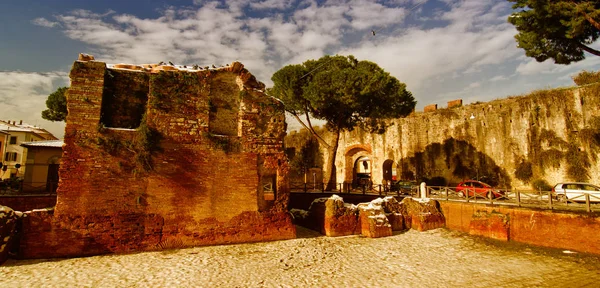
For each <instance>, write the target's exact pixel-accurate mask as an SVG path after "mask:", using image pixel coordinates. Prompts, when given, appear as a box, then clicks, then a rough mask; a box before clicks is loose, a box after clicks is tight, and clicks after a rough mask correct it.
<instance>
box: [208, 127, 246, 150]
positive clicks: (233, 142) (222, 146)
mask: <svg viewBox="0 0 600 288" xmlns="http://www.w3.org/2000/svg"><path fill="white" fill-rule="evenodd" d="M202 135H203V136H204V138H205V139H208V141H209V142H210V144H211V146H212V147H215V148H217V149H219V150H222V151H224V152H225V153H232V152H239V151H240V150H241V144H240V141H239V138H238V137H231V136H224V135H217V134H213V133H209V132H204V133H203V134H202Z"/></svg>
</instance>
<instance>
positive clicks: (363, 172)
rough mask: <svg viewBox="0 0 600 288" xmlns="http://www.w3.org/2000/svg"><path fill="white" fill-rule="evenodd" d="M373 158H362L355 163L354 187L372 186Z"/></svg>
mask: <svg viewBox="0 0 600 288" xmlns="http://www.w3.org/2000/svg"><path fill="white" fill-rule="evenodd" d="M371 168H372V166H371V158H369V157H368V156H361V157H358V158H357V159H356V161H354V169H353V171H354V173H353V174H354V177H353V178H354V179H353V180H352V184H354V186H364V185H371V183H372V181H371Z"/></svg>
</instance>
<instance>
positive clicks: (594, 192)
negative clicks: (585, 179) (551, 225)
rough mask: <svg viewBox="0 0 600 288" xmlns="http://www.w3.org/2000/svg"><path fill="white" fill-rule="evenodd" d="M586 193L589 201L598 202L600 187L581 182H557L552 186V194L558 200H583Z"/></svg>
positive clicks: (599, 199)
mask: <svg viewBox="0 0 600 288" xmlns="http://www.w3.org/2000/svg"><path fill="white" fill-rule="evenodd" d="M586 194H588V195H589V198H590V202H600V187H598V186H596V185H593V184H590V183H582V182H569V183H558V184H556V185H555V186H554V188H552V195H554V197H556V199H557V200H558V201H560V202H566V201H567V200H569V201H583V202H585V201H586V200H585V198H586Z"/></svg>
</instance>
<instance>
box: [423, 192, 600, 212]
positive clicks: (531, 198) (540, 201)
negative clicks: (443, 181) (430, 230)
mask: <svg viewBox="0 0 600 288" xmlns="http://www.w3.org/2000/svg"><path fill="white" fill-rule="evenodd" d="M569 194H570V195H571V196H570V197H569V198H568V199H565V200H564V201H558V199H559V197H557V194H555V193H553V192H552V191H536V190H510V189H500V193H499V195H494V196H493V197H489V195H487V193H481V192H479V193H476V191H475V189H469V188H467V189H464V190H461V191H457V189H456V188H455V187H443V186H427V193H426V195H427V197H429V198H432V199H438V200H450V201H464V202H474V203H485V204H493V205H506V206H518V207H529V208H541V209H550V210H554V209H556V210H571V211H581V210H585V211H586V212H600V193H599V194H597V195H594V194H590V193H569ZM573 194H575V196H573ZM558 195H560V194H558Z"/></svg>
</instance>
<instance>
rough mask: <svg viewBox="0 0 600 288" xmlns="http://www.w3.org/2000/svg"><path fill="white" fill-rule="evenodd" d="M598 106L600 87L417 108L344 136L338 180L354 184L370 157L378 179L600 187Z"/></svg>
mask: <svg viewBox="0 0 600 288" xmlns="http://www.w3.org/2000/svg"><path fill="white" fill-rule="evenodd" d="M598 107H600V84H591V85H588V86H584V87H575V88H566V89H555V90H547V91H536V92H533V93H531V94H530V95H527V96H521V97H510V98H507V99H500V100H495V101H491V102H487V103H477V104H471V105H466V106H458V107H454V108H446V109H437V110H435V111H431V112H427V113H416V114H414V115H411V116H409V117H407V118H403V119H397V120H394V121H392V122H391V124H392V126H391V127H390V128H388V129H387V131H386V133H384V134H369V133H366V132H364V131H363V130H361V129H356V130H354V131H352V132H347V133H344V134H343V135H342V136H341V139H340V143H339V149H338V152H337V158H336V161H335V164H336V168H337V171H336V175H337V182H342V181H345V182H352V181H353V180H354V179H353V175H354V174H355V173H353V168H354V167H353V166H354V165H355V163H356V162H357V160H358V159H359V158H360V157H368V158H369V161H370V163H371V165H372V174H371V176H372V177H371V178H372V181H373V183H376V184H379V183H382V182H383V180H389V179H391V178H392V177H391V176H392V174H394V177H395V178H396V179H417V180H421V179H429V180H432V179H433V180H436V181H434V182H437V183H439V184H438V185H444V184H448V183H454V184H455V183H457V182H459V181H461V180H463V179H469V178H473V179H475V178H477V179H480V180H482V181H484V182H490V184H492V185H496V186H499V187H512V188H527V189H531V187H532V184H534V183H540V182H545V183H546V184H549V185H554V184H555V183H557V182H561V181H574V180H577V181H587V182H591V183H596V184H600V183H598V180H597V179H599V178H600V160H599V159H600V157H599V156H600V110H598ZM361 147H362V148H361ZM321 151H323V153H324V157H325V158H327V157H328V155H327V151H326V149H322V150H321ZM386 161H387V163H386ZM389 163H393V165H391V166H390V165H389ZM386 164H388V165H387V166H388V167H391V168H387V167H385V166H386ZM325 169H327V167H325ZM392 170H393V173H392ZM324 173H325V174H326V175H327V172H324Z"/></svg>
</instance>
